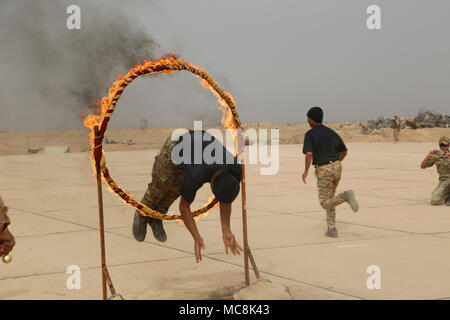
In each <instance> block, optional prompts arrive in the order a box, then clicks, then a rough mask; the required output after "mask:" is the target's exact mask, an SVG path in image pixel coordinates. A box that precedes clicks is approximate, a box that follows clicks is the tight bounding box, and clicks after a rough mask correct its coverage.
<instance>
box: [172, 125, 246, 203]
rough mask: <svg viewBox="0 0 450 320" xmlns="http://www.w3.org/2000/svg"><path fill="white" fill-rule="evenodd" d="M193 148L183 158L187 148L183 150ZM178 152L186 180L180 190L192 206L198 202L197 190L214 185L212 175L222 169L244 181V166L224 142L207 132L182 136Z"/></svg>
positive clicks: (190, 132) (184, 179) (188, 133)
mask: <svg viewBox="0 0 450 320" xmlns="http://www.w3.org/2000/svg"><path fill="white" fill-rule="evenodd" d="M185 139H186V140H185ZM189 145H190V155H189V154H186V157H183V156H184V150H185V149H183V148H182V147H184V148H188V146H189ZM177 147H178V148H177ZM175 148H177V150H175ZM180 148H182V149H180ZM174 150H175V151H176V152H175V153H177V151H179V152H178V153H177V154H178V155H179V156H180V157H181V158H182V162H181V166H182V167H183V171H184V178H183V182H182V183H181V185H180V189H179V190H180V194H181V196H182V197H183V199H184V200H185V201H186V202H188V203H191V202H192V201H194V199H195V195H196V193H197V190H198V189H200V188H201V187H202V186H203V184H204V183H206V182H210V181H211V178H212V176H213V175H214V174H215V173H216V172H218V171H220V170H223V171H227V172H229V173H231V174H232V175H233V176H234V177H235V178H236V180H238V181H239V182H240V181H241V179H242V167H241V165H240V164H239V163H238V162H237V159H236V158H235V157H234V156H233V155H232V154H231V153H230V152H229V151H228V150H227V149H226V148H225V147H224V146H223V144H222V143H221V142H219V141H218V140H216V139H215V137H214V136H211V135H210V134H209V133H208V132H205V131H204V130H202V131H200V130H198V131H192V130H191V131H189V132H186V133H185V134H183V135H182V136H180V138H179V140H178V142H177V144H176V145H175V147H174ZM180 150H181V151H180ZM187 152H188V153H189V151H187ZM172 161H173V159H172ZM177 164H180V163H177Z"/></svg>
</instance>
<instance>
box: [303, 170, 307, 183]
mask: <svg viewBox="0 0 450 320" xmlns="http://www.w3.org/2000/svg"><path fill="white" fill-rule="evenodd" d="M307 176H308V171H305V172H303V175H302V179H303V182H304V183H306V177H307Z"/></svg>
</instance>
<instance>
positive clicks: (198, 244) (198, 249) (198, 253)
mask: <svg viewBox="0 0 450 320" xmlns="http://www.w3.org/2000/svg"><path fill="white" fill-rule="evenodd" d="M202 249H205V242H204V241H203V239H202V238H201V237H199V238H198V239H195V244H194V250H195V261H197V263H199V261H201V260H202Z"/></svg>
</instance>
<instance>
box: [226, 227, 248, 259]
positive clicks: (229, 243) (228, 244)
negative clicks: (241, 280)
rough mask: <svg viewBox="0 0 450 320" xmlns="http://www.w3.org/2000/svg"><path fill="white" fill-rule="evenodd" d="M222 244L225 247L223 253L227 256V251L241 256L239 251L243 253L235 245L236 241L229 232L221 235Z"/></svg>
mask: <svg viewBox="0 0 450 320" xmlns="http://www.w3.org/2000/svg"><path fill="white" fill-rule="evenodd" d="M223 243H224V245H225V253H226V254H228V249H230V250H231V252H232V253H233V254H234V255H236V254H238V255H239V254H241V251H244V249H242V247H241V246H240V245H239V243H237V241H236V239H235V238H234V235H233V234H232V233H231V232H225V233H224V234H223Z"/></svg>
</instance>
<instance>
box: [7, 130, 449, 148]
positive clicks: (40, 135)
mask: <svg viewBox="0 0 450 320" xmlns="http://www.w3.org/2000/svg"><path fill="white" fill-rule="evenodd" d="M326 125H328V126H330V127H331V128H333V129H335V130H336V132H337V133H338V134H339V135H340V136H341V137H342V138H343V140H344V141H346V142H391V141H393V131H392V129H380V130H375V131H374V132H372V133H371V134H367V135H364V134H362V132H361V128H360V125H359V123H355V122H345V123H330V124H326ZM244 127H245V128H246V129H248V128H255V129H279V130H280V131H279V132H280V141H279V142H280V144H301V143H303V137H304V134H305V132H306V131H308V130H309V126H308V125H307V124H306V123H303V124H295V125H276V124H264V123H262V124H261V123H260V124H245V125H244ZM205 129H207V128H205ZM220 129H221V128H220ZM172 130H173V128H154V129H145V130H141V129H110V130H108V131H107V133H106V138H108V139H110V140H112V141H113V142H114V143H107V142H106V140H105V144H104V146H105V150H106V151H127V150H130V151H131V150H148V149H157V148H159V146H160V145H161V144H162V143H163V142H164V140H165V139H166V138H167V136H168V135H169V134H170V133H171V132H172ZM449 132H450V130H449V129H448V128H431V129H430V128H424V129H415V130H413V129H404V130H402V131H401V133H400V142H437V139H439V137H440V136H442V135H449ZM46 146H65V147H69V152H70V153H73V152H86V151H88V150H89V148H90V146H89V131H88V130H87V129H84V130H75V131H0V155H13V154H15V155H18V154H27V153H34V152H36V153H42V152H43V150H40V149H42V148H44V147H46ZM39 150H40V151H39Z"/></svg>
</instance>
